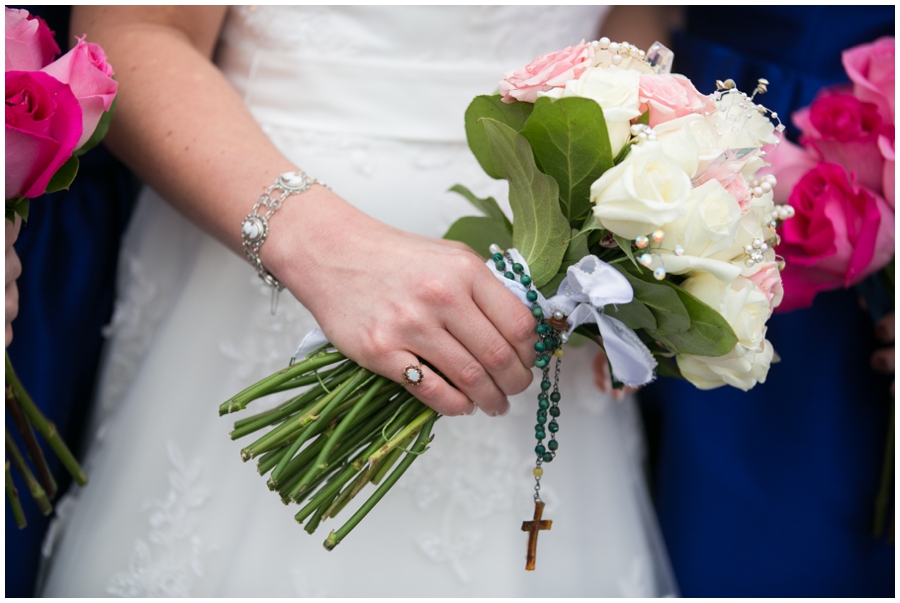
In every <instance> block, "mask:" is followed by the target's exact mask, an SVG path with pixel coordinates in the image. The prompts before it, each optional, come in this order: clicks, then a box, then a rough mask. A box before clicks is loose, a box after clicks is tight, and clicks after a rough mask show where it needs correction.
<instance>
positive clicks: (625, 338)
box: [487, 249, 656, 386]
mask: <svg viewBox="0 0 900 603" xmlns="http://www.w3.org/2000/svg"><path fill="white" fill-rule="evenodd" d="M508 251H509V255H510V257H511V258H512V260H513V262H515V263H519V264H522V267H523V268H524V269H525V273H526V274H528V276H531V272H530V271H529V269H528V264H527V263H526V262H525V258H523V257H522V254H520V253H519V251H518V250H517V249H510V250H508ZM494 264H495V262H494V260H488V261H487V266H488V268H490V269H491V272H493V273H494V276H496V277H497V278H498V279H499V280H500V282H501V283H503V284H504V285H505V286H506V288H507V289H509V290H510V291H512V292H513V293H514V294H515V296H516V297H518V298H519V301H521V302H522V303H523V304H526V305H529V306H530V305H531V302H529V301H528V298H527V297H525V295H526V293H527V292H528V290H527V289H526V288H525V287H524V286H523V285H522V283H520V282H518V281H516V280H510V279H508V278H506V277H505V276H503V273H501V272H500V271H499V270H496V267H495V266H494ZM535 292H536V293H537V294H538V298H537V303H538V305H540V306H541V309H542V310H543V311H544V314H545V315H546V316H552V315H553V313H554V312H556V311H561V312H562V313H563V314H565V315H566V320H567V321H568V323H569V330H568V334H569V335H571V334H572V331H574V330H575V329H576V328H577V327H579V326H580V325H582V324H585V323H588V322H593V323H596V324H597V327H598V328H599V330H600V336H601V337H602V338H603V347H604V348H605V349H606V356H607V357H608V358H609V364H610V366H611V367H612V373H613V378H614V379H615V380H616V381H620V382H622V383H624V384H625V385H632V386H637V385H644V384H645V383H649V382H650V381H652V380H653V376H654V374H653V370H654V369H655V368H656V359H655V358H654V357H653V354H651V353H650V350H649V349H647V346H645V345H644V343H643V342H642V341H641V340H640V338H639V337H638V336H637V334H636V333H635V332H634V331H633V330H631V329H629V328H628V327H626V326H625V324H624V323H623V322H622V321H621V320H618V319H616V318H613V317H611V316H607V315H606V314H604V313H603V307H604V306H606V305H609V304H627V303H628V302H630V301H631V300H632V299H634V290H633V289H632V288H631V284H630V283H629V282H628V280H627V279H626V278H625V277H624V276H622V274H621V273H619V271H618V270H616V269H615V268H613V267H612V266H610V265H609V264H607V263H606V262H604V261H602V260H601V259H600V258H598V257H596V256H593V255H586V256H584V257H583V258H581V259H580V260H579V261H578V263H576V264H574V265H573V266H569V269H568V271H567V274H566V278H564V279H563V281H562V282H561V283H560V284H559V288H558V289H557V292H556V295H554V296H553V297H551V298H550V299H547V298H545V297H544V296H543V295H541V292H540V291H538V290H537V289H535Z"/></svg>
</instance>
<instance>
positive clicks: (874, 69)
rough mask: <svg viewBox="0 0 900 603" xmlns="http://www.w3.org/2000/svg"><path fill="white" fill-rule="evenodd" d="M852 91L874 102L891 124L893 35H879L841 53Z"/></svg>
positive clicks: (892, 114)
mask: <svg viewBox="0 0 900 603" xmlns="http://www.w3.org/2000/svg"><path fill="white" fill-rule="evenodd" d="M841 60H842V62H843V64H844V69H845V70H846V71H847V75H848V76H849V77H850V80H851V81H852V82H853V94H854V95H856V96H857V97H858V98H859V99H860V100H862V101H865V102H870V103H874V104H875V105H876V106H877V107H878V113H879V114H880V115H881V119H882V121H884V123H886V124H891V125H893V124H894V38H890V37H886V38H880V39H878V40H876V41H875V42H872V43H871V44H862V45H861V46H856V47H854V48H851V49H849V50H845V51H844V52H843V54H842V55H841Z"/></svg>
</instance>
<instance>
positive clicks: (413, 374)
mask: <svg viewBox="0 0 900 603" xmlns="http://www.w3.org/2000/svg"><path fill="white" fill-rule="evenodd" d="M424 378H425V373H423V372H422V366H421V365H419V364H408V365H406V367H404V369H403V380H404V381H406V384H407V385H419V384H420V383H422V380H423V379H424Z"/></svg>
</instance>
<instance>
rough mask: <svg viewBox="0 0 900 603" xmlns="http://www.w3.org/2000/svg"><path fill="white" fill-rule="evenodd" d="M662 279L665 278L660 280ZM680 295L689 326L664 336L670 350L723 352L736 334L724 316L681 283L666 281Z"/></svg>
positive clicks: (703, 353)
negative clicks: (680, 331)
mask: <svg viewBox="0 0 900 603" xmlns="http://www.w3.org/2000/svg"><path fill="white" fill-rule="evenodd" d="M663 282H665V281H663ZM666 285H668V286H669V287H671V288H672V289H674V290H675V291H676V292H677V293H678V297H680V298H681V302H682V303H683V304H684V307H685V308H687V311H688V314H690V317H691V328H690V329H688V331H686V332H683V333H671V334H668V335H666V336H665V340H663V343H665V344H666V345H667V346H668V347H669V348H670V349H671V350H672V351H676V352H678V353H679V354H694V355H695V356H724V355H725V354H727V353H729V352H731V350H733V349H734V346H735V344H737V336H736V335H735V334H734V330H733V329H732V328H731V325H729V324H728V321H727V320H725V318H724V317H723V316H722V315H721V314H719V313H718V312H716V311H715V310H713V309H712V308H710V307H709V306H708V305H707V304H705V303H703V302H702V301H700V300H699V299H697V298H696V297H694V296H693V295H691V294H690V293H688V292H687V291H685V290H684V289H682V288H681V287H678V286H676V285H674V284H672V283H668V282H666Z"/></svg>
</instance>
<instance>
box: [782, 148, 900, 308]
mask: <svg viewBox="0 0 900 603" xmlns="http://www.w3.org/2000/svg"><path fill="white" fill-rule="evenodd" d="M789 202H790V204H791V205H792V206H793V207H794V210H795V212H796V213H795V215H794V217H793V218H791V219H789V220H787V221H786V222H785V223H784V226H783V227H782V233H781V237H782V242H781V244H780V245H779V246H778V251H779V253H781V254H782V255H783V256H784V258H785V261H786V262H787V266H786V267H785V269H784V270H783V271H782V273H781V278H782V279H783V281H784V292H785V296H784V303H783V304H782V305H781V308H780V309H781V310H785V311H786V310H793V309H796V308H803V307H807V306H809V305H811V304H812V300H813V297H815V295H816V293H818V292H819V291H825V290H828V289H836V288H839V287H849V286H851V285H855V284H856V283H858V282H860V281H861V280H863V279H864V278H865V277H867V276H868V275H870V274H872V273H873V272H875V271H876V270H879V269H881V268H882V267H884V265H885V264H887V262H888V261H889V260H890V259H891V257H892V256H893V254H894V216H893V212H892V211H891V209H890V207H888V204H887V203H886V202H885V200H884V199H882V198H881V197H879V196H878V195H875V194H873V193H872V192H871V191H868V190H866V189H865V188H863V187H861V186H858V185H856V184H855V183H854V182H852V181H851V179H850V178H848V175H847V172H846V171H845V170H844V168H842V167H841V166H839V165H836V164H833V163H825V162H823V163H820V164H819V165H818V166H816V167H815V168H814V169H812V170H810V171H809V172H808V173H807V174H806V175H805V176H804V177H803V178H801V179H800V181H799V182H798V183H797V186H795V187H794V190H793V192H792V193H791V196H790V199H789Z"/></svg>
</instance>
